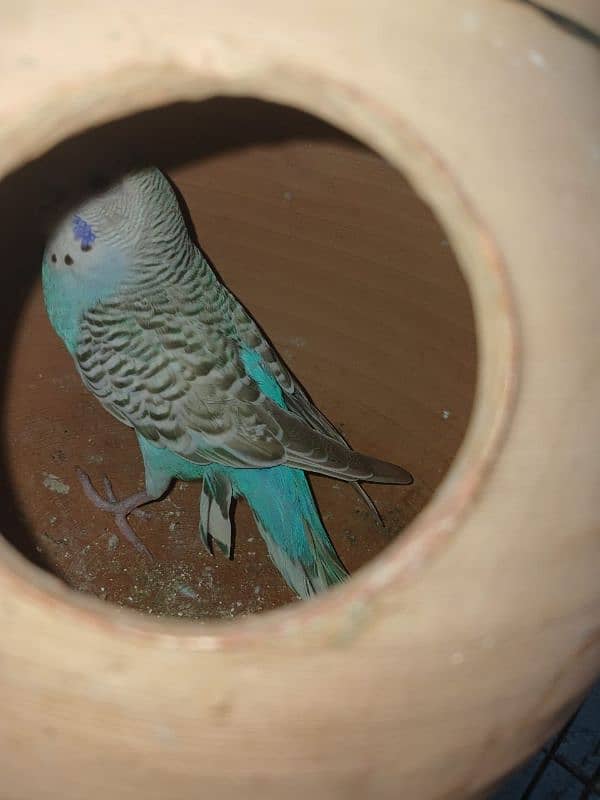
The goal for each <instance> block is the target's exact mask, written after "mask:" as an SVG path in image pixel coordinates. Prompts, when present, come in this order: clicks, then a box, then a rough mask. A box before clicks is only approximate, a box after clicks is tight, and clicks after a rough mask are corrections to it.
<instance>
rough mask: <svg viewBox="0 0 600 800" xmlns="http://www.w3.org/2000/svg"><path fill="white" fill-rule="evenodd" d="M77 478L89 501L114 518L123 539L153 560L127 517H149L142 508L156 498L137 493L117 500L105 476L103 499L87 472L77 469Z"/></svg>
mask: <svg viewBox="0 0 600 800" xmlns="http://www.w3.org/2000/svg"><path fill="white" fill-rule="evenodd" d="M77 477H78V478H79V481H80V483H81V486H82V488H83V491H84V492H85V496H86V497H87V498H88V500H89V501H90V502H91V503H93V504H94V505H95V506H96V508H99V509H100V510H101V511H108V512H109V513H110V514H112V515H113V516H114V518H115V522H116V524H117V528H118V529H119V533H120V534H121V536H122V537H123V539H125V540H126V541H127V542H129V544H131V545H132V546H133V547H135V549H136V550H138V551H139V552H140V553H143V555H145V556H147V557H148V558H152V553H151V552H150V551H149V550H148V548H147V547H146V545H145V544H144V543H143V542H142V541H141V540H140V539H138V537H137V536H136V534H135V533H134V531H133V528H132V527H131V525H130V524H129V522H128V521H127V517H128V516H129V515H130V514H136V515H137V516H143V517H145V518H146V517H148V514H146V512H145V511H143V510H142V509H141V508H140V506H143V505H144V504H145V503H150V502H151V501H152V500H154V499H156V498H154V497H151V496H150V495H149V494H148V493H147V492H136V493H135V494H132V495H130V496H129V497H125V498H123V499H122V500H117V498H116V496H115V493H114V490H113V487H112V484H111V482H110V480H109V478H108V476H106V475H105V476H104V490H105V492H106V497H102V495H100V494H99V493H98V492H97V491H96V489H95V488H94V486H93V484H92V481H91V480H90V476H89V475H88V474H87V472H84V471H83V470H82V469H79V467H78V468H77Z"/></svg>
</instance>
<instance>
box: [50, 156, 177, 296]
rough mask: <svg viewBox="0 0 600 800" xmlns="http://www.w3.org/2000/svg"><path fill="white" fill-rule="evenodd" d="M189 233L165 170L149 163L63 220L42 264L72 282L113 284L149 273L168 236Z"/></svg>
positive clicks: (81, 285) (108, 286) (83, 285)
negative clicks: (152, 166) (176, 233)
mask: <svg viewBox="0 0 600 800" xmlns="http://www.w3.org/2000/svg"><path fill="white" fill-rule="evenodd" d="M174 231H177V232H180V233H181V236H182V237H184V236H185V237H186V238H187V229H186V227H185V222H184V220H183V217H182V215H181V211H180V209H179V204H178V202H177V199H176V197H175V194H174V192H173V189H172V188H171V185H170V184H169V182H168V181H167V179H166V178H165V177H164V175H163V174H162V173H161V172H160V171H159V170H158V169H156V168H148V169H144V170H140V171H138V172H135V173H131V174H129V175H126V176H125V177H123V178H121V180H119V181H118V182H117V183H115V184H113V185H112V186H111V187H110V188H109V189H107V190H106V191H104V192H102V193H100V194H97V195H94V196H93V197H91V198H89V199H88V200H86V201H85V202H84V203H82V204H81V205H80V206H79V207H78V208H76V209H74V210H72V211H71V212H69V213H68V214H67V215H66V216H64V217H63V219H62V220H61V221H60V222H59V224H58V225H57V227H56V228H55V230H54V232H53V234H52V236H51V237H50V239H49V240H48V243H47V245H46V249H45V252H44V269H45V270H47V271H48V273H50V274H52V273H54V274H55V275H56V276H57V277H58V276H59V275H60V276H61V279H62V280H64V281H65V283H66V284H68V285H70V286H73V287H75V286H78V287H79V288H81V290H82V291H85V289H86V287H92V286H95V287H98V288H100V287H102V288H103V291H102V292H101V294H104V293H105V292H104V289H106V290H109V289H111V288H115V287H116V286H118V285H119V284H121V283H123V282H127V281H133V282H135V281H139V279H140V276H141V277H142V278H143V277H148V273H149V272H151V271H152V269H153V268H154V267H155V264H154V261H155V260H156V258H155V257H156V254H160V257H161V259H160V260H161V264H160V265H156V266H161V267H162V266H164V258H165V255H168V254H167V253H166V251H165V242H169V243H171V242H172V243H174V244H175V242H177V244H178V246H179V247H181V241H177V240H178V239H179V237H178V236H177V237H174V236H173V232H174Z"/></svg>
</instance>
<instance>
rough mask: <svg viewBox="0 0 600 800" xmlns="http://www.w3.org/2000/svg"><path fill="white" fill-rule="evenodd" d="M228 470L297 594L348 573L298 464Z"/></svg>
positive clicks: (311, 592)
mask: <svg viewBox="0 0 600 800" xmlns="http://www.w3.org/2000/svg"><path fill="white" fill-rule="evenodd" d="M231 472H232V473H235V474H234V475H232V478H233V485H234V489H235V493H236V494H237V495H242V496H243V497H244V498H245V499H246V500H247V502H248V504H249V506H250V508H251V509H252V513H253V514H254V519H255V520H256V524H257V525H258V528H259V530H260V532H261V534H262V537H263V539H264V540H265V542H266V544H267V548H268V550H269V555H270V556H271V559H272V560H273V562H274V564H275V566H276V567H277V569H278V570H279V571H280V572H281V574H282V576H283V577H284V578H285V580H286V582H287V584H288V586H289V587H290V588H291V589H292V590H293V591H294V592H296V594H297V595H298V596H299V597H302V598H308V597H311V596H312V595H314V594H316V593H318V592H321V591H323V590H324V589H326V588H327V587H328V586H332V585H333V584H336V583H339V582H340V581H343V580H345V579H346V578H347V576H348V573H347V572H346V570H345V569H344V566H343V564H342V562H341V561H340V559H339V558H338V556H337V554H336V552H335V550H334V548H333V545H332V543H331V541H330V539H329V536H328V535H327V531H326V530H325V528H324V527H323V523H322V522H321V518H320V517H319V512H318V510H317V506H316V504H315V501H314V498H313V495H312V492H311V490H310V486H309V484H308V481H307V479H306V476H305V474H304V472H302V470H299V469H293V468H291V467H285V466H281V467H268V468H264V469H235V470H232V471H231Z"/></svg>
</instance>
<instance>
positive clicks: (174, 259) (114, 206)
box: [42, 167, 413, 599]
mask: <svg viewBox="0 0 600 800" xmlns="http://www.w3.org/2000/svg"><path fill="white" fill-rule="evenodd" d="M42 285H43V296H44V303H45V307H46V311H47V314H48V317H49V320H50V323H51V325H52V327H53V328H54V330H55V332H56V333H57V334H58V336H59V337H60V338H61V339H62V341H63V343H64V345H65V347H66V349H67V350H68V352H69V353H70V355H71V356H72V358H73V360H74V363H75V367H76V369H77V371H78V372H79V375H80V377H81V379H82V381H83V384H84V385H85V386H86V387H87V389H88V390H89V391H90V392H91V393H92V394H93V395H94V396H95V397H96V398H97V399H98V400H99V402H100V403H101V404H102V406H103V407H104V408H105V409H106V410H107V411H108V412H110V414H112V415H113V416H114V417H115V418H116V419H117V420H119V421H120V422H121V423H123V424H124V425H126V426H128V427H129V428H133V430H134V432H135V435H136V437H137V442H138V445H139V449H140V452H141V455H142V459H143V463H144V475H145V488H144V490H143V491H139V492H136V493H134V494H132V495H131V496H130V497H126V498H123V499H120V500H119V499H117V497H116V496H115V493H114V491H113V487H112V485H111V482H110V480H109V479H108V478H107V477H105V479H104V490H105V493H104V495H102V494H100V493H99V492H98V491H97V490H96V488H95V487H94V485H93V484H92V482H91V480H90V478H89V476H88V475H87V473H85V472H83V471H82V470H80V469H79V468H78V469H77V475H78V477H79V480H80V482H81V485H82V487H83V491H84V492H85V494H86V496H87V497H88V498H89V500H90V501H91V502H92V503H93V504H94V505H96V506H97V507H98V508H100V509H102V510H104V511H107V512H110V513H111V514H112V515H113V516H114V520H115V524H116V526H117V528H118V530H119V533H120V534H121V536H122V537H123V539H124V540H126V541H127V542H129V543H130V544H131V545H132V546H133V547H135V548H136V549H137V550H138V551H140V552H141V553H143V554H144V555H146V556H149V557H152V555H151V553H150V551H149V550H148V548H147V547H146V546H145V545H144V544H143V542H142V541H141V540H140V539H139V538H138V536H137V535H136V533H135V532H134V530H133V528H132V527H131V525H130V522H129V516H130V515H132V514H134V515H135V514H138V515H139V514H143V512H142V511H141V507H142V506H144V505H146V504H147V503H151V502H153V501H156V500H159V499H160V498H162V497H163V496H164V495H166V493H167V492H168V490H169V489H170V487H171V485H172V483H173V482H174V481H175V480H182V481H190V482H191V481H201V483H202V488H201V491H200V502H199V536H200V538H201V540H202V542H203V544H204V545H205V547H206V548H207V549H208V551H209V552H211V553H212V552H213V547H212V545H213V544H215V543H216V545H217V546H218V547H219V549H220V550H221V551H222V552H223V553H224V554H225V556H227V557H231V555H232V547H233V541H232V538H233V537H232V523H231V518H232V502H233V501H234V499H236V498H242V499H243V500H245V501H246V502H247V503H248V505H249V506H250V508H251V510H252V514H253V517H254V520H255V522H256V525H257V527H258V529H259V531H260V533H261V535H262V537H263V539H264V541H265V543H266V546H267V549H268V553H269V556H270V558H271V559H272V561H273V562H274V564H275V566H276V567H277V569H278V570H279V572H280V573H281V575H282V577H283V579H284V580H285V581H286V583H287V584H288V586H289V587H290V588H291V589H292V591H293V592H295V594H296V595H297V596H298V597H299V598H301V599H308V598H310V597H312V596H313V595H316V594H318V593H319V592H322V591H324V590H326V589H327V588H328V587H330V586H334V585H336V584H338V583H340V582H342V581H344V580H346V578H347V577H348V573H347V571H346V569H345V567H344V565H343V564H342V562H341V560H340V558H339V556H338V555H337V553H336V551H335V548H334V546H333V544H332V542H331V540H330V538H329V536H328V534H327V531H326V530H325V527H324V525H323V523H322V521H321V517H320V515H319V511H318V508H317V506H316V502H315V499H314V496H313V494H312V491H311V488H310V484H309V482H308V480H307V476H306V473H307V472H312V473H318V474H321V475H326V476H329V477H331V478H336V479H339V480H342V481H346V482H349V483H350V484H352V485H353V487H354V488H355V489H356V490H357V491H358V492H359V494H360V495H361V496H362V497H363V499H364V500H365V502H366V503H367V505H368V506H369V508H370V509H371V511H373V512H375V513H377V512H376V509H375V506H374V504H373V503H372V501H371V500H370V498H369V496H368V495H367V494H366V492H365V490H364V489H363V487H362V486H361V482H372V483H389V484H400V485H408V484H410V483H412V481H413V477H412V475H411V474H410V472H408V470H406V469H404V468H403V467H400V466H397V465H395V464H391V463H388V462H385V461H381V460H378V459H376V458H372V457H370V456H367V455H363V454H361V453H359V452H356V451H355V450H353V449H352V448H351V447H350V445H349V444H348V443H347V442H346V440H345V439H344V438H343V437H342V435H341V434H340V433H339V432H338V431H337V429H336V428H335V427H334V426H333V425H332V423H331V422H330V421H329V420H328V419H327V418H326V417H325V416H324V415H323V414H322V413H321V412H320V411H319V410H318V409H317V407H316V406H315V405H314V404H313V402H312V401H311V399H310V398H309V395H308V394H307V392H306V391H305V390H304V388H303V387H302V386H301V384H300V382H299V381H298V380H297V379H296V378H295V376H294V375H293V374H292V373H291V372H290V370H289V369H288V368H287V366H286V365H285V364H284V362H283V360H282V359H281V358H280V356H279V355H278V353H277V351H276V349H275V347H274V346H273V345H272V343H271V342H270V340H269V339H268V338H267V336H266V334H265V333H263V331H262V330H261V328H260V327H259V326H258V324H257V323H256V321H255V320H254V318H253V317H252V316H251V314H250V313H249V312H248V311H247V310H246V308H245V307H244V306H243V305H242V304H241V303H240V302H239V301H238V299H237V298H236V297H235V296H234V295H233V294H232V293H231V292H230V291H229V289H228V288H227V287H226V286H225V284H224V283H223V282H222V281H221V280H220V278H219V277H218V275H217V273H216V272H215V270H214V268H213V266H212V265H211V263H210V261H209V259H208V258H207V256H206V255H205V254H204V252H203V251H202V249H201V248H200V246H199V245H198V244H197V242H196V241H195V239H194V237H193V234H192V233H191V232H190V230H189V228H188V225H187V223H186V220H185V216H184V213H183V211H182V206H181V204H180V202H179V199H178V195H177V193H176V191H175V189H174V187H173V185H172V184H171V182H170V180H169V179H168V178H167V176H166V175H165V173H163V172H162V171H161V170H160V169H159V168H157V167H144V168H142V169H137V170H135V171H132V172H128V173H126V174H124V175H122V176H121V177H119V179H118V180H116V181H115V182H114V183H112V184H111V185H110V186H109V187H108V188H105V189H104V190H103V191H100V192H98V193H97V194H94V195H92V196H89V197H87V198H86V199H84V201H83V202H81V203H80V205H79V206H78V207H76V208H75V209H72V210H71V211H69V212H68V213H67V214H64V215H63V216H62V217H61V219H60V220H59V222H58V224H57V225H56V226H55V228H54V229H53V231H52V233H51V235H50V236H49V238H48V241H47V243H46V247H45V250H44V254H43V260H42Z"/></svg>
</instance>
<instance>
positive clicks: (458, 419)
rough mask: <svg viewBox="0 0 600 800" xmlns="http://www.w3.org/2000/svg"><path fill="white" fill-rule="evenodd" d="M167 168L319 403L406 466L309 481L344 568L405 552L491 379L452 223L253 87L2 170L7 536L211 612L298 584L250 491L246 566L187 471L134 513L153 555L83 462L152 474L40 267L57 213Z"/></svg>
mask: <svg viewBox="0 0 600 800" xmlns="http://www.w3.org/2000/svg"><path fill="white" fill-rule="evenodd" d="M145 164H156V165H157V166H159V167H161V168H162V169H163V170H164V171H165V172H166V173H167V174H168V175H169V177H170V178H171V179H172V181H173V182H174V184H175V185H176V187H177V188H178V190H179V191H180V193H181V196H182V199H183V202H184V204H185V206H186V208H187V211H188V212H189V216H190V221H191V224H192V225H193V227H194V228H195V232H196V235H197V238H198V240H199V242H200V244H201V246H202V248H203V250H204V251H205V252H206V253H207V255H208V256H209V258H210V259H211V261H212V262H213V264H214V265H215V267H216V268H217V270H218V272H219V274H220V276H221V278H222V279H223V281H224V282H225V283H226V285H227V286H228V287H229V288H230V289H231V290H232V291H233V292H234V293H235V294H236V296H237V297H238V298H239V299H240V300H241V302H242V303H243V304H244V305H245V306H246V308H247V309H248V310H249V311H250V312H251V313H252V314H253V316H254V317H255V319H256V320H257V321H258V323H259V324H260V325H261V327H262V328H263V330H264V331H265V332H266V333H267V335H268V336H269V337H270V338H271V340H272V342H273V343H274V345H275V347H276V348H277V350H278V352H279V354H280V355H281V356H282V358H283V359H284V360H285V361H286V363H287V364H288V366H289V367H290V368H291V370H292V371H293V372H294V374H295V375H296V377H297V378H298V379H299V380H300V382H301V383H302V384H303V386H304V387H305V389H306V390H307V391H308V392H309V394H310V395H311V397H312V399H313V400H314V402H315V403H316V405H317V406H318V407H319V408H320V409H321V411H323V412H324V413H325V415H326V416H327V417H328V418H329V419H330V420H331V421H332V422H333V423H334V424H335V425H336V426H337V427H338V429H339V430H340V431H341V432H342V433H343V434H344V435H345V436H346V438H347V439H348V440H349V442H350V443H351V444H352V446H353V447H354V448H355V449H357V450H359V451H362V452H365V453H368V454H370V455H374V456H377V457H379V458H382V459H385V460H390V461H393V462H395V463H399V464H402V465H403V466H406V467H407V468H408V469H410V470H411V472H412V473H413V474H414V476H415V482H414V484H413V485H412V486H410V487H402V486H383V485H371V486H367V487H366V488H367V490H368V492H369V494H370V496H371V497H372V499H373V500H374V502H375V503H376V505H377V507H378V509H379V511H380V513H381V515H382V517H383V520H384V522H385V527H384V528H381V527H378V526H377V525H376V524H375V522H374V520H373V518H372V516H371V515H370V514H369V512H368V510H367V508H366V507H365V505H364V504H363V503H362V502H361V501H360V499H359V498H358V496H357V495H355V493H354V492H353V491H352V488H351V487H350V486H348V485H347V484H343V483H341V482H339V481H334V480H331V479H328V478H323V477H318V476H314V477H311V483H312V486H313V488H314V492H315V495H316V498H317V502H318V506H319V509H320V511H321V515H322V518H323V521H324V523H325V527H326V528H327V530H328V532H329V534H330V536H331V539H332V541H333V543H334V545H335V547H336V549H337V551H338V553H339V555H340V557H341V559H342V561H343V562H344V564H345V565H346V567H347V568H348V570H349V571H350V573H355V572H356V571H357V570H359V569H360V568H361V567H362V565H363V564H365V563H366V562H367V561H369V560H371V559H372V558H373V557H375V556H377V555H378V554H379V553H381V552H382V551H384V550H385V549H386V548H387V547H388V545H390V544H393V545H394V547H395V548H398V547H402V539H403V531H404V530H405V528H406V526H407V525H408V524H409V523H411V522H412V520H414V519H415V517H416V516H417V515H418V514H419V512H420V511H421V510H422V509H423V508H424V507H425V506H426V505H427V504H428V503H429V501H430V500H431V498H432V496H433V494H434V493H435V492H436V489H437V488H438V486H439V485H440V483H441V481H442V480H443V478H444V476H445V475H446V472H447V471H448V468H449V467H450V465H451V463H452V462H453V460H454V458H455V455H456V453H457V451H458V449H459V447H460V445H461V442H462V441H463V438H464V436H465V432H466V430H467V426H468V423H469V418H470V414H471V409H472V404H473V398H474V392H475V385H476V374H477V354H476V334H475V320H474V316H473V310H472V306H471V300H470V296H469V292H468V289H467V284H466V282H465V279H464V277H463V275H462V273H461V271H460V269H459V265H458V263H457V260H456V257H455V255H454V251H453V249H452V247H451V246H450V244H449V241H448V238H447V235H446V233H445V232H444V230H443V229H442V228H441V227H440V224H439V222H438V221H437V220H436V218H435V217H434V215H433V213H432V211H431V209H430V208H429V207H428V206H427V205H426V204H425V203H424V202H423V200H421V199H420V198H419V197H418V196H417V194H416V193H415V191H414V190H413V189H412V187H411V186H410V185H409V183H408V182H407V181H406V180H405V179H404V178H403V177H402V176H401V175H400V173H399V172H398V171H397V170H396V169H395V167H393V166H391V165H390V164H389V163H387V162H386V161H384V159H383V158H381V157H380V156H379V155H377V154H375V153H374V152H373V151H372V150H370V149H368V148H367V147H365V146H364V145H362V144H360V143H359V142H358V141H357V140H356V139H353V138H351V137H350V136H348V135H347V134H345V133H342V132H341V131H339V130H338V129H336V128H334V127H332V126H330V125H329V124H327V123H325V122H323V121H321V120H319V119H317V118H316V117H313V116H311V115H309V114H306V113H304V112H301V111H297V110H294V109H292V108H290V107H289V106H280V105H276V104H273V103H266V102H262V101H258V100H253V99H241V98H238V99H225V98H215V99H212V100H208V101H204V102H199V103H193V104H177V105H173V106H168V107H162V108H158V109H156V110H152V111H149V112H144V113H140V114H137V115H135V116H131V117H127V118H124V119H121V120H118V121H116V122H112V123H109V124H107V125H103V126H101V127H98V128H94V129H92V130H89V131H86V132H84V133H81V134H78V135H76V136H74V137H72V138H70V139H68V140H66V141H64V142H62V143H61V144H60V145H58V146H56V147H55V148H54V149H52V150H51V151H49V152H48V153H46V154H45V155H43V156H42V157H40V158H39V159H37V160H36V161H33V162H31V163H29V164H27V165H26V166H24V167H23V168H21V169H20V170H18V171H16V172H13V173H12V174H10V175H9V176H8V178H6V179H5V180H4V181H3V182H2V183H1V184H0V205H1V206H2V207H3V209H5V214H6V215H7V216H8V222H7V225H6V228H7V230H8V231H9V233H8V236H6V237H4V239H3V242H2V244H1V245H0V247H1V248H2V249H3V250H4V253H3V255H4V263H5V264H13V265H18V268H13V269H11V270H5V271H4V272H3V273H2V276H1V278H0V280H1V281H2V288H3V291H2V295H1V297H2V299H1V301H0V302H1V303H2V305H3V307H2V313H1V314H0V319H1V323H0V324H1V325H2V327H3V329H2V334H3V337H4V341H5V342H8V343H9V346H8V347H7V350H6V356H5V359H4V360H3V363H2V366H3V370H2V376H1V377H2V382H3V386H4V390H3V406H2V425H3V439H2V441H3V448H2V462H1V473H2V485H3V487H4V490H3V501H2V504H0V530H2V532H3V534H4V536H5V538H6V539H7V540H8V541H9V542H10V543H11V544H12V545H13V546H14V547H16V548H17V549H18V550H19V551H21V553H22V554H23V555H25V556H27V558H29V559H30V560H31V561H33V562H34V563H35V564H36V565H38V566H39V567H42V568H43V569H44V570H46V571H48V572H50V573H52V574H53V575H55V576H58V577H59V578H60V579H61V580H62V581H64V582H65V583H66V584H67V585H68V586H70V587H71V588H73V589H75V590H77V591H81V592H85V593H89V594H91V595H94V596H96V597H98V598H101V599H103V600H105V601H109V602H112V603H116V604H117V605H120V606H125V607H130V608H133V609H136V610H139V611H142V612H146V613H148V614H153V615H168V616H176V617H188V618H192V619H201V620H205V619H207V618H229V617H234V616H237V615H239V614H248V613H251V612H256V611H262V610H265V609H272V608H274V607H276V606H279V605H283V604H286V603H288V602H290V601H291V600H293V599H294V595H293V593H292V592H291V591H290V590H289V588H288V587H287V586H286V585H285V582H284V581H283V579H282V577H281V576H280V574H279V573H278V572H277V570H276V568H275V567H274V566H273V564H272V563H271V561H270V560H269V557H268V554H267V551H266V548H265V545H264V543H263V541H262V539H261V537H260V534H259V532H258V530H257V528H256V526H255V524H254V522H253V520H252V517H251V514H250V511H249V509H248V507H247V506H246V504H245V503H244V502H239V503H238V504H237V508H236V512H235V549H234V558H233V560H228V559H226V558H225V557H223V556H222V555H221V554H220V553H217V554H216V555H215V556H210V555H209V554H208V553H206V551H205V550H204V549H203V546H202V544H201V542H200V540H199V537H198V532H197V526H198V498H199V492H200V487H199V485H198V484H193V483H190V484H184V483H178V484H177V485H176V486H175V487H174V488H173V489H172V490H171V492H170V494H169V495H168V497H167V498H166V499H165V500H162V501H160V502H157V503H155V504H153V505H151V506H148V509H147V510H148V512H149V515H150V516H149V518H148V519H134V520H133V527H134V528H135V529H136V531H137V533H138V535H139V536H140V538H141V539H143V541H144V542H145V543H146V544H147V546H148V547H149V548H150V549H151V551H152V552H153V553H154V554H155V558H154V561H153V562H152V563H149V562H148V561H147V560H146V559H145V558H144V557H142V556H140V555H138V554H137V553H136V552H135V551H134V550H132V549H131V548H130V547H128V546H127V545H125V544H124V543H123V541H122V539H120V538H119V537H118V536H117V531H116V529H115V525H114V523H113V520H112V518H111V517H110V516H108V515H107V514H105V513H103V512H101V511H98V510H97V509H95V508H94V507H93V506H91V505H90V504H89V503H88V501H87V500H86V498H85V497H84V496H83V493H82V491H81V487H80V485H79V483H78V481H77V479H76V476H75V468H76V466H77V465H79V466H81V467H83V468H84V469H86V470H87V471H88V472H89V474H90V476H91V477H92V478H93V479H94V480H95V481H96V482H98V483H99V482H100V480H101V476H102V475H103V474H104V473H107V474H108V475H110V478H111V480H112V481H113V484H114V487H115V490H116V491H117V493H118V494H119V495H124V494H128V493H130V492H132V491H135V490H136V489H139V488H140V487H141V486H142V482H143V466H142V462H141V458H140V456H139V453H138V449H137V444H136V441H135V437H134V435H133V433H132V431H131V430H129V429H127V428H126V427H124V426H123V425H121V424H120V423H119V422H117V421H116V420H114V419H113V418H112V417H110V416H109V415H108V414H107V413H106V412H105V411H104V410H103V409H102V408H101V407H100V405H99V404H98V402H97V401H96V399H95V398H94V397H93V396H92V395H91V394H90V393H88V391H87V390H86V389H85V388H84V387H83V385H82V383H81V381H80V378H79V376H78V375H77V373H76V370H75V367H74V365H73V363H72V360H71V358H70V357H69V355H68V354H67V352H66V351H65V350H64V348H63V346H62V343H61V342H60V341H59V340H58V338H57V337H56V335H55V334H54V332H53V331H52V329H51V327H50V324H49V322H48V320H47V318H46V314H45V311H44V308H43V302H42V296H41V286H40V278H39V271H40V264H41V253H42V249H43V246H44V241H45V238H46V235H47V232H48V230H49V229H50V225H51V222H52V220H53V218H54V217H55V216H56V212H57V211H60V210H63V209H66V208H67V207H68V206H70V205H71V204H73V203H74V202H76V201H77V200H79V199H80V198H81V197H83V196H84V195H85V194H87V193H89V192H90V190H92V191H93V190H95V189H97V188H100V187H101V186H103V185H105V184H106V183H107V182H109V181H110V180H111V179H112V178H114V177H116V176H117V175H118V174H119V173H121V172H123V171H125V170H129V169H132V168H136V167H138V166H142V165H145Z"/></svg>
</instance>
